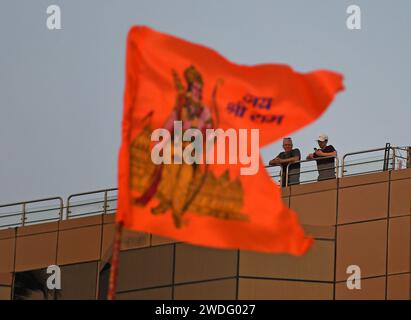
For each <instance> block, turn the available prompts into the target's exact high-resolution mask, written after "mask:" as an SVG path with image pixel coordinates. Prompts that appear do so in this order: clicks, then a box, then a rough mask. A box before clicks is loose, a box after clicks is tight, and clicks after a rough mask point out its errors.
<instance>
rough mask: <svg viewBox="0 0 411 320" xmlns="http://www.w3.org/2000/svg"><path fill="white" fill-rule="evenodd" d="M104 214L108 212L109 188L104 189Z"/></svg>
mask: <svg viewBox="0 0 411 320" xmlns="http://www.w3.org/2000/svg"><path fill="white" fill-rule="evenodd" d="M103 214H104V215H105V214H107V190H106V191H104V202H103Z"/></svg>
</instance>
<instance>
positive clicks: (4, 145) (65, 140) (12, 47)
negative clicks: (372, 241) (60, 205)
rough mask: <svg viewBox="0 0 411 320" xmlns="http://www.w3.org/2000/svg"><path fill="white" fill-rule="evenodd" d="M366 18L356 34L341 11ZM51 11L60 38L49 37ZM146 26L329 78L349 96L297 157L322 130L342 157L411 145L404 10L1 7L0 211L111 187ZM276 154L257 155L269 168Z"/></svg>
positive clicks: (135, 3) (232, 54) (400, 4)
mask: <svg viewBox="0 0 411 320" xmlns="http://www.w3.org/2000/svg"><path fill="white" fill-rule="evenodd" d="M353 3H354V4H357V5H359V6H360V7H361V9H362V27H363V28H362V30H361V31H349V30H348V29H347V28H346V25H345V20H346V17H347V14H346V8H347V7H348V5H350V4H353ZM51 4H58V5H60V7H61V10H62V26H63V30H59V31H49V30H48V29H47V28H46V18H47V15H46V8H47V6H48V5H51ZM134 24H146V25H149V26H151V27H154V28H156V29H159V30H161V31H164V32H168V33H171V34H174V35H178V36H180V37H183V38H186V39H188V40H192V41H195V42H199V43H202V44H205V45H207V46H210V47H212V48H214V49H216V50H218V51H219V52H220V53H222V54H223V55H225V56H226V57H227V58H229V59H231V60H232V61H234V62H238V63H246V64H256V63H263V62H273V63H287V64H290V65H291V66H293V67H294V68H295V69H296V70H299V71H310V70H313V69H318V68H329V69H332V70H335V71H339V72H341V73H343V74H344V75H345V86H346V91H345V92H343V93H341V94H340V95H339V96H338V97H337V99H336V100H335V102H334V103H333V104H332V105H331V107H330V109H329V110H328V111H327V113H326V114H325V115H324V116H323V117H322V118H321V119H320V120H318V121H317V122H316V123H314V124H312V125H310V126H309V127H306V128H304V129H302V130H300V131H299V132H297V133H296V134H294V135H293V138H294V143H295V145H296V146H298V147H300V149H301V151H302V153H303V156H305V155H306V154H307V153H308V152H311V151H312V148H313V147H314V146H315V144H314V139H315V137H316V136H317V135H318V134H319V133H321V132H325V133H327V134H328V135H329V137H330V143H332V144H333V145H334V146H335V147H336V148H337V150H338V152H339V154H340V155H342V154H344V153H346V152H350V151H355V150H361V149H366V148H373V147H379V146H381V147H382V146H384V144H385V142H391V143H392V144H395V145H409V144H411V139H410V137H411V135H410V133H409V132H410V130H409V122H410V116H411V111H410V93H411V82H410V79H409V77H410V74H411V62H410V57H411V43H410V40H409V39H410V34H411V32H410V31H411V1H409V0H396V1H389V2H387V1H383V0H368V1H365V0H362V1H360V0H350V1H345V0H332V1H324V0H310V1H307V0H282V1H278V0H267V1H239V0H232V1H227V0H208V1H195V0H174V1H170V0H164V1H153V0H150V1H148V0H144V1H143V0H121V1H120V0H118V1H108V0H104V1H103V0H87V1H84V0H69V1H62V0H59V1H57V0H48V1H45V0H27V1H22V0H0V45H1V51H0V57H1V59H0V110H1V117H0V150H1V152H0V161H1V162H0V163H1V164H0V203H8V202H12V201H19V200H29V199H35V198H40V197H46V196H52V195H61V196H63V197H66V196H67V195H68V194H71V193H76V192H82V191H88V190H94V189H100V188H106V187H112V186H116V184H117V181H116V179H117V153H118V148H119V144H120V123H121V113H122V95H123V84H124V76H123V75H124V72H123V71H124V50H125V36H126V33H127V31H128V29H129V27H130V26H131V25H134ZM279 151H281V146H280V144H278V143H276V144H273V145H271V146H269V147H267V148H265V149H264V150H263V151H262V154H263V158H264V160H265V162H268V160H269V159H270V158H271V157H273V156H274V155H276V154H277V153H278V152H279Z"/></svg>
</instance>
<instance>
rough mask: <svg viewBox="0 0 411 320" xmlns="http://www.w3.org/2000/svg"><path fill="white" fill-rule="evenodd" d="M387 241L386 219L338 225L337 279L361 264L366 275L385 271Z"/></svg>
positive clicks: (343, 278)
mask: <svg viewBox="0 0 411 320" xmlns="http://www.w3.org/2000/svg"><path fill="white" fill-rule="evenodd" d="M386 240H387V220H380V221H373V222H364V223H357V224H351V225H345V226H340V227H338V235H337V281H345V280H346V279H347V278H348V276H349V275H348V274H347V273H346V270H347V267H348V266H350V265H357V266H359V267H360V268H361V276H362V277H363V278H365V277H370V276H381V275H383V274H385V267H386Z"/></svg>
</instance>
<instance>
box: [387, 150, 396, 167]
mask: <svg viewBox="0 0 411 320" xmlns="http://www.w3.org/2000/svg"><path fill="white" fill-rule="evenodd" d="M391 150H392V168H391V169H392V170H395V160H396V158H395V148H391ZM389 154H390V153H389V152H388V158H389Z"/></svg>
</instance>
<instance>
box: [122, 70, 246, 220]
mask: <svg viewBox="0 0 411 320" xmlns="http://www.w3.org/2000/svg"><path fill="white" fill-rule="evenodd" d="M172 75H173V79H174V84H175V88H176V91H177V96H176V103H175V106H174V109H173V111H172V113H171V115H170V116H169V117H168V119H167V121H166V124H165V126H164V128H165V129H167V130H169V131H170V132H172V131H173V129H174V128H173V127H174V121H182V129H183V131H185V130H187V129H192V128H196V129H199V130H200V131H201V132H203V133H204V132H205V130H206V129H211V128H213V127H215V126H216V125H217V123H218V116H217V114H216V115H215V118H214V119H213V117H212V110H211V109H210V108H209V107H207V106H205V105H204V103H203V101H202V95H203V92H202V91H203V79H202V76H201V74H200V72H199V71H198V70H197V69H196V68H195V67H194V66H193V65H191V66H189V67H187V68H186V69H185V71H184V78H185V82H186V86H184V84H183V83H182V82H181V79H180V77H179V75H178V74H177V72H176V71H175V70H173V71H172ZM216 92H217V84H216V85H215V86H214V90H213V97H214V98H213V99H212V101H213V103H216V102H215V94H216ZM153 113H155V111H152V112H150V113H149V115H148V116H147V117H146V119H145V124H144V126H143V130H142V131H141V133H140V134H138V135H137V137H136V138H135V139H134V140H133V141H132V143H131V148H130V176H131V179H130V187H131V189H132V190H136V191H138V192H139V193H141V196H140V197H138V198H135V199H134V201H135V203H136V204H137V205H141V206H145V205H147V204H148V202H149V201H150V200H151V199H152V198H153V197H155V198H157V199H158V200H159V203H158V205H157V206H155V207H152V208H151V213H152V214H153V215H161V214H166V213H167V212H171V214H172V217H173V222H174V225H175V226H176V227H177V228H180V227H182V226H183V225H187V224H188V223H189V222H188V220H187V219H185V220H183V216H184V213H185V212H186V211H190V212H193V213H195V214H198V215H208V216H212V217H215V218H220V219H231V220H247V216H246V215H244V214H242V213H241V209H242V207H243V187H242V184H241V181H240V180H239V179H235V180H230V174H229V172H228V171H225V172H224V174H222V175H221V176H219V177H216V176H215V175H214V174H213V173H212V172H210V171H209V170H208V165H207V164H199V163H196V162H195V163H193V164H188V163H186V162H184V161H182V163H171V164H160V165H156V164H154V163H153V162H152V159H151V157H150V152H151V148H150V143H151V139H150V136H151V133H152V132H153V127H152V124H151V118H152V115H153ZM172 137H173V135H172ZM173 140H174V139H173V138H171V139H170V140H169V141H167V142H165V143H168V144H170V148H171V156H172V158H174V156H175V150H174V148H173ZM189 143H190V142H188V141H183V142H182V149H185V147H186V146H187V145H188V144H189ZM205 143H210V142H205ZM180 156H181V155H180ZM200 156H201V155H200Z"/></svg>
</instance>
